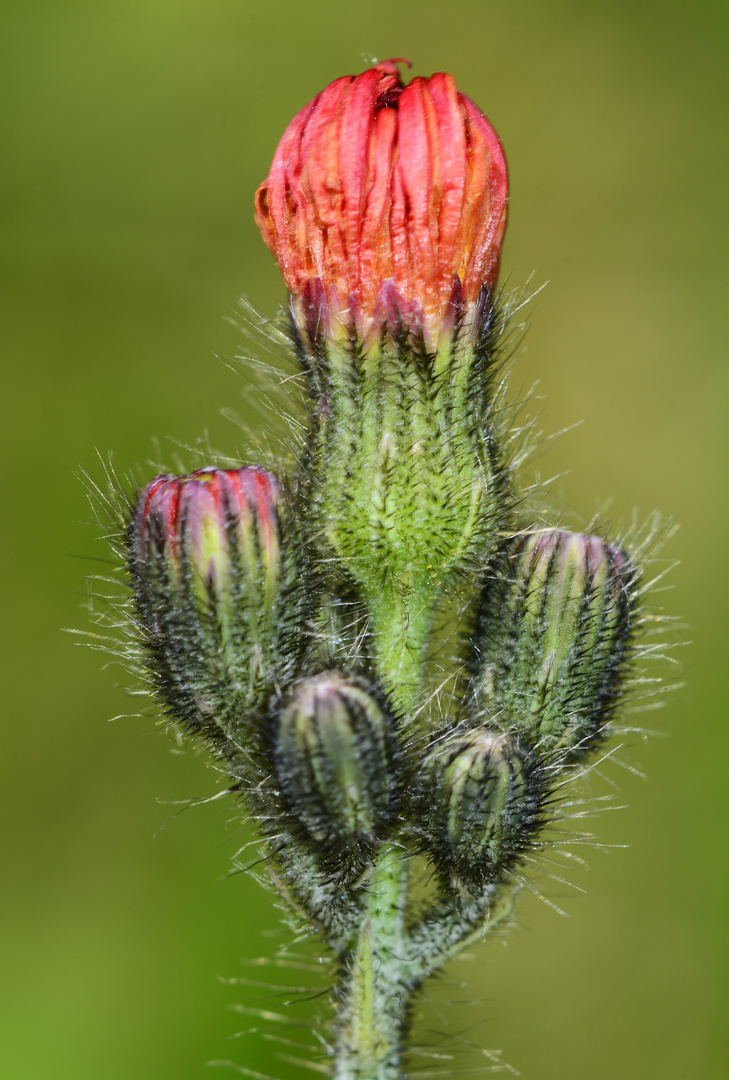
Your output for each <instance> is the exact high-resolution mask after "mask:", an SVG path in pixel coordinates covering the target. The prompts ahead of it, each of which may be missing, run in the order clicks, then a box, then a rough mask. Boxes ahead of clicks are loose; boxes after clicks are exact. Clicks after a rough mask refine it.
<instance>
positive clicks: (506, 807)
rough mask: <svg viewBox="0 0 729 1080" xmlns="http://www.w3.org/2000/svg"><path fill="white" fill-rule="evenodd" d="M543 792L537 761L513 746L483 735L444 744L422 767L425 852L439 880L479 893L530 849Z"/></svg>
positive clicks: (494, 734)
mask: <svg viewBox="0 0 729 1080" xmlns="http://www.w3.org/2000/svg"><path fill="white" fill-rule="evenodd" d="M543 790H544V784H543V781H542V778H541V774H540V771H539V768H538V765H537V760H536V757H535V755H534V754H533V753H532V752H531V751H530V750H528V749H527V748H526V747H525V746H523V745H521V744H520V743H519V741H518V740H517V739H516V738H514V737H512V736H510V735H504V734H501V733H500V732H495V731H487V730H479V731H471V732H467V733H466V734H464V735H459V736H455V737H450V738H449V739H447V740H446V741H445V742H443V743H441V744H439V745H436V746H435V747H434V748H433V749H432V750H431V751H430V753H429V754H428V756H427V758H426V759H425V762H424V763H423V767H422V772H421V779H420V781H419V794H418V802H419V807H418V813H419V817H420V821H419V822H418V826H419V828H422V830H423V836H424V840H423V848H424V850H425V851H426V852H427V853H428V854H429V855H430V857H431V858H432V859H433V862H434V863H435V865H436V867H437V868H438V870H439V872H440V873H441V875H442V876H444V877H447V878H453V877H455V878H456V879H457V880H459V881H460V882H462V883H463V884H465V885H466V886H468V888H470V889H471V890H473V891H479V890H481V889H483V887H484V886H485V885H486V884H488V883H490V882H494V881H497V880H500V879H502V878H503V877H504V876H505V875H506V874H508V873H509V872H510V871H511V870H513V869H514V867H515V866H516V865H517V864H518V862H519V861H520V859H521V858H522V857H523V856H524V854H525V853H526V852H527V851H528V850H529V848H530V847H532V846H533V840H534V834H535V832H536V830H537V829H538V828H539V826H540V824H541V813H540V811H541V806H542V796H543Z"/></svg>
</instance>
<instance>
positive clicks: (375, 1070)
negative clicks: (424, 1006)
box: [333, 848, 414, 1080]
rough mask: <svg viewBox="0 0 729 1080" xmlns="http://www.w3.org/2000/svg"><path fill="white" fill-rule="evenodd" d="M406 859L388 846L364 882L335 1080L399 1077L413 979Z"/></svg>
mask: <svg viewBox="0 0 729 1080" xmlns="http://www.w3.org/2000/svg"><path fill="white" fill-rule="evenodd" d="M407 884H408V876H407V864H406V863H404V862H403V859H402V854H401V853H400V852H399V851H398V850H397V849H394V848H387V849H386V850H385V851H384V852H383V854H382V855H381V856H380V859H379V861H378V864H377V866H376V868H375V870H374V873H373V877H372V880H371V883H370V885H369V887H368V895H367V902H366V905H365V911H364V918H363V921H362V925H361V928H360V933H359V938H358V940H357V943H356V945H355V947H354V949H353V950H352V952H351V953H350V954H349V955H348V956H346V957H345V958H344V960H343V963H342V982H341V986H340V989H339V1002H338V1024H337V1044H336V1059H335V1067H334V1072H333V1076H334V1078H335V1080H397V1078H398V1077H399V1076H400V1055H401V1051H402V1042H403V1036H404V1032H405V1027H406V1024H407V1015H408V1007H409V998H410V993H411V992H412V990H413V988H414V987H413V983H412V980H411V977H410V965H409V964H408V962H407V942H406V940H405V905H406V902H407Z"/></svg>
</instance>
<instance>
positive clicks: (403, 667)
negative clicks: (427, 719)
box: [367, 590, 435, 710]
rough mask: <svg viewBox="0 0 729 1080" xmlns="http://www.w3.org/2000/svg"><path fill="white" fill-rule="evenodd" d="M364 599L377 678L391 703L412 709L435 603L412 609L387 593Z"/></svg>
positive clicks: (404, 600)
mask: <svg viewBox="0 0 729 1080" xmlns="http://www.w3.org/2000/svg"><path fill="white" fill-rule="evenodd" d="M367 600H368V608H369V610H370V613H371V615H372V631H373V639H374V645H375V650H376V654H377V666H378V669H379V673H380V677H381V678H382V680H383V682H384V683H385V684H386V686H387V688H388V690H389V691H390V694H391V695H392V698H393V700H394V702H395V704H396V705H398V706H399V707H400V708H401V709H403V710H406V709H408V708H411V707H412V706H413V704H414V702H415V700H416V697H417V693H418V690H419V688H420V684H421V681H422V678H423V669H424V667H425V661H426V657H427V649H428V640H429V636H430V630H431V626H432V623H433V608H434V606H435V604H434V603H432V604H426V603H421V604H419V605H417V607H416V606H415V605H413V604H412V602H411V603H408V600H407V599H406V598H405V597H403V596H401V595H399V594H396V593H393V592H392V591H388V590H383V591H382V592H381V593H380V594H379V595H377V596H369V597H368V598H367Z"/></svg>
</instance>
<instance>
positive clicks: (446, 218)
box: [256, 61, 507, 345]
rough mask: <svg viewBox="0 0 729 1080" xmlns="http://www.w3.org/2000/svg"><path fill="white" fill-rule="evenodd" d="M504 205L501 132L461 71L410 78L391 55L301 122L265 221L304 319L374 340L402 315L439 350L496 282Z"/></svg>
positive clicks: (260, 202) (292, 127) (281, 155)
mask: <svg viewBox="0 0 729 1080" xmlns="http://www.w3.org/2000/svg"><path fill="white" fill-rule="evenodd" d="M506 202H507V175H506V162H505V160H504V155H503V151H502V149H501V144H500V142H499V139H498V137H497V135H496V133H495V132H494V130H493V128H492V127H491V125H490V124H489V122H488V120H487V119H486V117H485V116H484V115H483V114H482V113H481V112H480V111H479V109H477V108H476V106H475V105H474V104H473V102H472V101H470V100H469V99H468V98H467V97H465V96H464V95H463V94H461V93H460V92H459V91H458V90H457V89H456V85H455V82H454V80H453V77H452V76H451V75H447V74H444V73H438V74H436V75H432V76H431V77H430V78H427V79H426V78H417V79H413V80H412V82H410V83H409V84H408V85H407V86H403V85H402V83H401V81H400V77H399V74H398V71H397V68H396V66H395V62H394V61H387V62H385V63H381V64H377V65H376V66H375V67H373V68H370V70H368V71H365V72H363V73H362V74H361V75H353V76H352V75H349V76H345V77H344V78H340V79H336V80H335V81H334V82H333V83H331V84H330V85H329V86H328V87H327V88H326V89H325V90H323V91H322V92H321V93H320V94H318V95H317V97H315V98H314V100H313V101H312V102H310V103H309V104H308V105H307V106H306V107H305V108H304V109H302V110H301V112H300V113H298V115H297V116H296V117H295V118H294V119H293V120H292V122H291V123H290V124H289V126H288V128H287V129H286V131H285V132H284V135H283V138H282V139H281V142H280V143H279V146H278V149H277V150H276V154H275V156H274V159H273V164H272V166H271V171H270V173H269V175H268V178H267V179H266V180H265V181H264V182H263V184H261V186H260V187H259V189H258V192H257V194H256V221H257V222H258V226H259V228H260V230H261V233H262V234H263V238H264V240H265V241H266V243H267V244H268V246H269V248H270V249H271V251H272V252H273V254H274V255H275V256H276V259H277V260H278V262H279V265H280V267H281V271H282V273H283V276H284V279H285V281H286V284H287V286H288V288H289V290H290V291H291V293H292V295H293V297H294V311H295V315H296V316H298V317H299V318H300V319H301V321H302V322H303V323H306V320H307V319H309V321H310V320H311V316H312V314H313V316H314V317H315V318H316V319H317V320H322V319H324V320H325V321H328V325H329V328H330V330H331V331H332V332H335V331H336V328H337V326H339V327H344V328H346V329H350V328H351V327H352V326H354V328H355V329H356V330H357V332H358V334H359V335H360V336H361V337H363V338H365V339H367V338H369V337H371V336H372V335H379V333H380V331H381V329H382V327H383V326H384V325H388V324H391V323H392V322H393V320H396V321H397V323H398V324H400V325H404V326H405V327H406V328H407V329H408V330H411V331H413V332H415V333H422V334H423V336H424V338H425V340H426V342H427V343H428V344H429V345H436V344H437V342H438V340H439V337H440V335H441V333H442V332H443V330H444V328H445V329H446V330H447V329H449V328H452V326H453V322H454V320H455V319H462V318H463V316H464V315H468V313H469V311H470V313H471V314H473V312H474V310H475V306H476V304H477V302H478V300H479V297H480V295H481V293H482V290H485V291H486V292H488V293H491V292H492V291H493V289H494V286H495V284H496V278H497V274H498V268H499V249H500V245H501V239H502V236H503V232H504V226H505V223H506ZM312 308H313V309H314V310H313V312H312Z"/></svg>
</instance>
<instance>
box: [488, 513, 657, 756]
mask: <svg viewBox="0 0 729 1080" xmlns="http://www.w3.org/2000/svg"><path fill="white" fill-rule="evenodd" d="M504 567H505V569H504V572H503V573H497V574H495V575H494V576H493V578H492V579H491V580H490V581H489V583H488V585H487V587H486V589H485V591H484V594H483V596H482V598H481V607H480V611H479V616H478V624H477V630H476V634H475V636H474V657H473V669H474V672H475V678H474V684H473V688H474V695H475V699H476V702H477V704H478V706H479V709H480V710H481V711H482V712H483V711H484V710H485V712H486V715H487V717H488V719H489V722H490V723H496V724H499V725H500V726H501V727H502V728H503V729H505V730H510V731H516V732H518V733H519V734H520V735H521V736H522V738H524V739H526V740H527V741H528V742H529V743H530V745H532V746H534V747H535V748H537V749H538V750H539V751H540V752H542V753H547V754H551V753H553V752H555V753H557V755H558V756H559V757H560V758H561V760H562V761H564V762H571V761H578V760H580V759H581V758H583V757H584V755H585V754H586V753H587V752H588V751H589V750H590V749H591V748H592V747H593V746H594V745H595V743H596V742H597V741H598V740H599V738H600V737H601V735H603V733H604V732H605V731H606V727H607V725H608V723H609V721H610V719H611V716H612V714H613V712H614V709H615V707H616V705H617V703H618V700H619V697H620V693H621V691H622V689H623V684H624V680H625V676H626V674H627V668H628V665H629V659H630V649H629V646H630V640H631V630H632V627H633V623H634V616H635V607H636V593H635V589H634V584H635V577H636V573H635V569H634V567H633V566H632V564H631V562H630V560H629V558H628V556H627V555H626V553H625V552H624V551H622V550H621V549H620V548H618V547H616V546H615V545H613V544H608V543H606V542H605V541H604V540H602V539H601V538H600V537H598V536H586V535H583V534H581V533H568V532H560V531H559V530H556V529H554V530H549V531H545V532H540V533H535V534H531V535H528V536H526V537H522V538H519V539H518V540H517V541H516V542H515V543H514V544H513V546H512V548H511V550H510V551H509V552H507V554H506V557H505V561H504Z"/></svg>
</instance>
